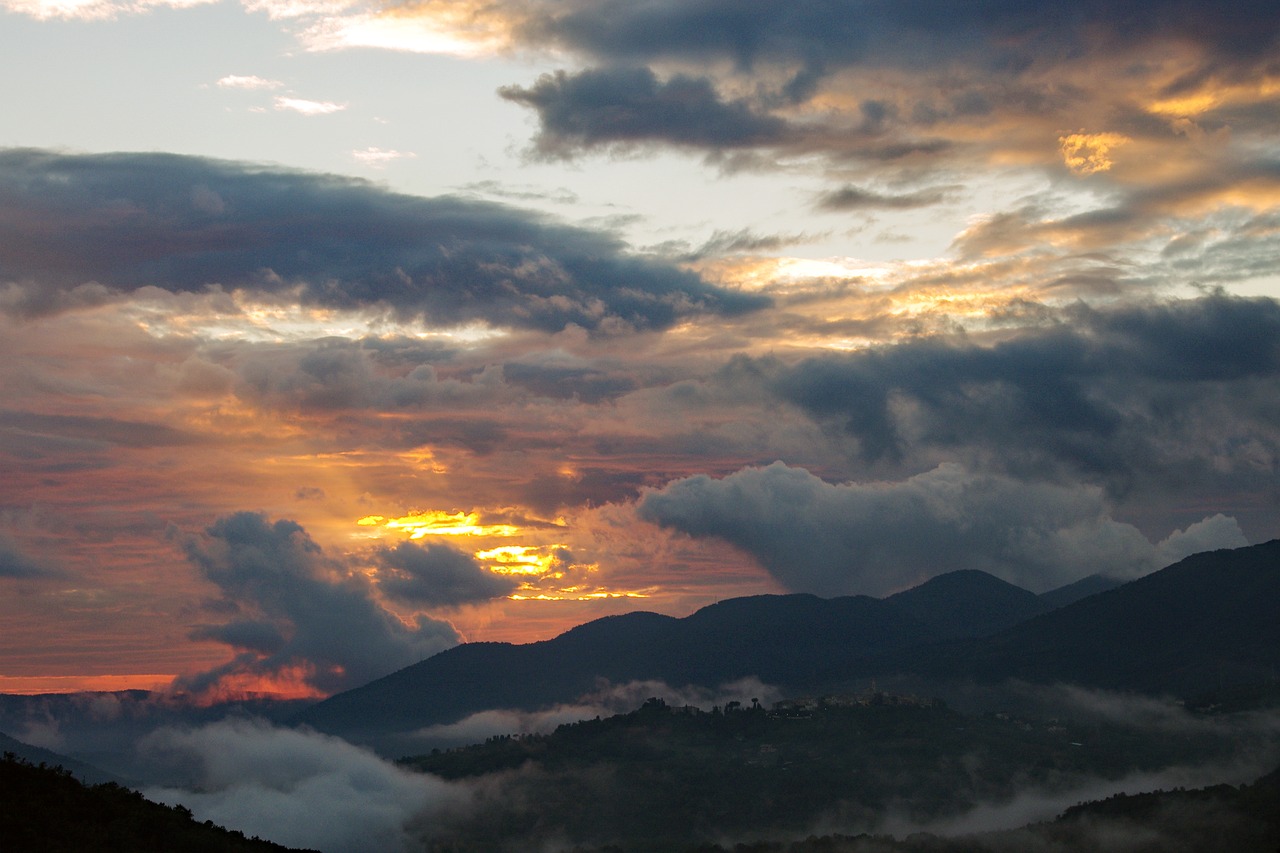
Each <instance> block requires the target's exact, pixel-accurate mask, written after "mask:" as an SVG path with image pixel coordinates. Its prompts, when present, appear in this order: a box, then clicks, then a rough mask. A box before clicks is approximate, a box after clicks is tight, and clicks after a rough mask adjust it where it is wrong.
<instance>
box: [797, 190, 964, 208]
mask: <svg viewBox="0 0 1280 853" xmlns="http://www.w3.org/2000/svg"><path fill="white" fill-rule="evenodd" d="M946 199H947V192H946V191H945V190H941V189H930V190H920V191H919V192H913V193H902V194H899V195H894V194H891V193H879V192H875V191H873V190H867V189H863V188H861V187H855V186H852V185H845V186H843V187H841V188H839V189H836V190H832V191H831V192H828V193H824V194H823V195H822V196H821V197H820V198H819V199H818V207H819V208H820V209H822V210H831V211H845V210H874V209H884V210H912V209H914V208H918V207H928V206H930V205H933V204H938V203H939V202H942V201H946Z"/></svg>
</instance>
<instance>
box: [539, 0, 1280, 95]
mask: <svg viewBox="0 0 1280 853" xmlns="http://www.w3.org/2000/svg"><path fill="white" fill-rule="evenodd" d="M524 9H525V10H526V12H527V15H528V17H527V18H526V23H525V27H524V36H525V38H526V39H527V40H528V41H532V42H535V43H537V42H546V41H552V42H555V43H559V44H561V45H563V46H566V47H569V48H571V49H575V50H578V51H581V52H584V53H587V54H589V55H591V56H593V57H596V58H608V59H612V60H615V61H629V62H635V61H653V60H657V59H683V60H695V61H702V62H705V61H708V60H720V59H728V60H731V61H733V62H735V63H736V64H737V65H738V66H739V67H742V68H751V67H753V66H755V65H757V64H760V63H764V62H783V63H791V64H795V65H797V66H798V67H799V68H800V69H801V70H800V71H799V72H798V73H797V75H796V79H795V80H794V81H792V82H791V83H790V84H789V88H790V89H791V90H795V91H799V92H803V91H804V90H805V88H806V87H807V86H810V85H812V84H811V83H810V82H809V78H811V77H813V76H815V75H821V74H822V73H823V72H824V71H826V70H829V69H834V68H840V67H845V66H849V65H853V64H858V63H869V62H878V63H883V64H892V65H895V66H899V67H903V66H906V67H911V66H915V65H919V64H923V63H930V64H934V63H938V62H940V61H946V60H953V59H957V58H965V59H967V60H969V61H971V62H975V63H980V64H982V65H984V66H986V67H990V68H993V69H1000V70H1006V71H1011V72H1018V71H1022V70H1025V69H1029V68H1031V67H1033V66H1036V65H1043V64H1044V63H1046V62H1053V61H1056V60H1064V59H1068V58H1072V57H1076V56H1078V55H1079V54H1080V53H1081V52H1082V51H1085V50H1088V49H1090V48H1094V49H1108V50H1112V51H1116V52H1121V51H1123V50H1125V49H1128V50H1133V49H1134V48H1135V46H1137V45H1140V44H1142V43H1143V42H1146V41H1149V40H1154V39H1158V38H1176V39H1178V40H1181V41H1187V42H1191V43H1194V44H1198V45H1200V46H1202V47H1204V48H1205V49H1206V50H1208V51H1210V52H1211V53H1212V54H1214V55H1215V57H1216V59H1217V61H1218V62H1219V63H1220V64H1223V65H1236V64H1239V63H1240V62H1242V61H1247V60H1249V59H1253V58H1256V57H1259V56H1263V55H1265V54H1266V52H1267V51H1268V50H1271V49H1273V48H1274V47H1275V43H1276V38H1277V33H1278V32H1280V22H1277V20H1276V17H1275V14H1274V11H1275V10H1274V8H1273V6H1272V5H1271V4H1269V3H1268V2H1266V0H1249V2H1245V3H1241V4H1238V5H1235V6H1233V7H1232V13H1231V14H1229V15H1227V14H1223V11H1222V8H1221V6H1219V5H1217V4H1214V3H1211V2H1208V0H1153V1H1151V2H1141V0H1129V2H1122V3H1113V2H1103V0H1087V2H1081V3H1073V4H1069V5H1064V4H1061V3H1055V2H1051V0H1034V2H1019V0H979V2H971V3H964V4H954V3H946V2H941V0H917V1H916V2H902V0H816V1H815V2H808V3H803V4H795V3H785V2H766V3H749V4H744V3H737V2H733V0H658V2H652V3H631V2H627V0H569V2H555V3H550V2H544V3H533V4H526V5H525V6H524Z"/></svg>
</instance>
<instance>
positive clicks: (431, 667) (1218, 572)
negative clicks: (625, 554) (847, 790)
mask: <svg viewBox="0 0 1280 853" xmlns="http://www.w3.org/2000/svg"><path fill="white" fill-rule="evenodd" d="M1277 602H1280V540H1276V541H1273V542H1270V543H1267V544H1264V545H1257V546H1253V547H1249V548H1240V549H1236V550H1230V551H1214V552H1206V553H1203V554H1197V555H1194V556H1192V557H1189V558H1187V559H1186V560H1183V561H1182V562H1180V563H1178V564H1176V565H1173V566H1170V567H1168V568H1166V569H1163V570H1161V571H1159V572H1155V573H1153V574H1150V575H1148V576H1146V577H1144V578H1141V579H1139V580H1136V581H1132V582H1130V583H1127V584H1123V585H1118V584H1117V582H1115V581H1111V580H1108V579H1105V578H1100V577H1094V578H1088V579H1086V580H1085V581H1081V582H1077V583H1076V584H1072V585H1070V586H1068V587H1064V588H1062V589H1059V590H1054V591H1053V592H1050V593H1046V594H1044V595H1040V596H1037V595H1035V594H1033V593H1030V592H1027V591H1026V590H1024V589H1021V588H1019V587H1016V586H1014V585H1012V584H1009V583H1006V582H1005V581H1002V580H999V579H998V578H995V577H992V576H991V575H988V574H985V573H983V572H978V571H959V572H951V573H949V574H944V575H941V576H939V577H936V578H934V579H932V580H930V581H928V582H926V583H924V584H922V585H920V586H918V587H916V588H914V589H910V590H907V591H905V592H901V593H898V594H896V595H892V596H889V597H887V598H884V599H875V598H870V597H867V596H852V597H843V598H833V599H821V598H818V597H816V596H812V595H764V596H752V597H748V598H737V599H731V600H727V601H722V602H720V603H718V604H714V605H711V606H709V607H705V608H703V609H701V610H699V611H697V612H696V613H694V614H692V615H690V616H687V617H685V618H683V619H676V618H672V617H669V616H662V615H658V614H655V613H647V612H636V613H629V614H626V615H622V616H611V617H606V618H604V619H598V620H595V621H593V622H588V623H586V624H584V625H580V626H578V627H576V628H573V629H572V630H570V631H567V632H565V633H564V634H561V635H560V636H558V637H555V638H554V639H551V640H545V641H542V642H537V643H529V644H525V645H512V644H509V643H468V644H464V645H461V646H458V647H455V648H453V649H450V650H448V651H445V652H442V653H440V654H438V655H435V656H433V657H431V658H428V659H426V660H424V661H421V662H419V663H417V664H414V665H412V666H409V667H406V668H405V669H402V670H399V671H398V672H395V673H392V674H391V675H388V676H386V677H384V678H381V679H378V680H376V681H374V682H371V683H369V684H366V685H364V686H363V687H359V688H356V689H354V690H350V691H347V692H345V693H340V694H337V695H335V696H333V697H331V698H329V699H327V700H325V701H323V702H320V703H318V704H316V705H313V706H311V707H309V708H307V709H305V710H304V711H302V712H301V713H300V714H299V715H298V716H297V717H295V718H294V720H295V722H298V723H305V724H307V725H310V726H312V727H314V728H316V729H319V730H321V731H326V732H330V733H334V734H339V735H342V736H343V737H346V738H349V739H353V740H357V741H366V742H372V741H375V740H377V739H378V738H379V737H382V736H384V735H389V734H392V733H396V732H410V731H414V730H417V729H421V728H424V727H427V726H431V725H434V724H442V723H451V722H455V721H457V720H459V719H462V718H464V717H466V716H467V715H469V714H472V713H476V712H479V711H482V710H488V709H495V708H505V709H520V710H536V709H539V708H545V707H549V706H553V705H556V704H561V703H569V702H572V701H574V700H575V699H577V698H578V697H580V696H582V695H584V694H586V693H589V692H590V691H592V690H594V689H597V688H598V687H599V686H600V684H601V683H602V682H609V683H613V684H620V683H626V682H631V681H644V680H653V681H662V682H665V683H667V684H669V685H672V686H684V685H698V686H703V687H714V686H717V685H721V684H725V683H728V682H732V681H735V680H738V679H742V678H746V677H751V676H754V677H756V678H759V679H760V680H761V681H763V682H765V683H766V684H771V685H775V686H778V687H780V688H781V689H783V690H784V691H787V692H790V693H793V694H799V693H813V692H816V691H822V690H831V689H840V688H848V687H849V686H850V685H851V684H854V683H856V682H858V681H859V680H865V679H868V678H875V677H891V676H904V675H912V676H920V677H923V678H927V679H934V680H947V679H970V680H974V681H978V682H1000V681H1004V680H1007V679H1011V678H1016V679H1023V680H1027V681H1031V682H1037V683H1049V682H1060V681H1065V682H1072V683H1077V684H1081V685H1085V686H1092V687H1104V688H1112V689H1127V690H1139V691H1148V692H1173V693H1184V694H1185V693H1189V692H1195V691H1197V690H1202V689H1210V688H1217V687H1221V686H1224V685H1226V684H1237V683H1245V682H1250V681H1263V680H1267V679H1274V678H1275V676H1276V672H1277V667H1280V618H1277Z"/></svg>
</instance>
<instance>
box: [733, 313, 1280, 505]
mask: <svg viewBox="0 0 1280 853" xmlns="http://www.w3.org/2000/svg"><path fill="white" fill-rule="evenodd" d="M1065 319H1070V320H1072V321H1073V322H1072V324H1071V325H1067V324H1054V325H1049V326H1046V327H1039V328H1030V329H1025V330H1023V331H1021V332H1019V333H1017V334H1016V335H1013V336H1010V337H1009V338H1007V339H1006V340H1003V341H1001V342H999V343H996V344H994V345H991V346H980V345H977V344H974V343H969V342H967V341H965V340H963V339H962V340H950V339H942V338H934V339H923V340H917V341H912V342H908V343H904V344H900V345H896V346H893V347H887V348H877V349H870V350H865V351H861V352H857V353H852V354H848V355H838V356H823V357H819V358H812V359H808V360H805V361H802V362H799V363H797V364H795V365H790V366H784V365H781V364H778V363H777V362H773V361H769V360H761V361H750V362H748V361H739V362H736V363H734V364H733V365H731V366H730V368H729V369H728V373H729V374H734V373H735V372H739V373H742V375H743V376H745V377H748V378H749V377H751V376H755V377H756V379H757V381H760V382H762V383H764V384H765V385H767V387H769V388H771V389H772V391H773V393H775V394H777V395H778V396H779V397H781V398H782V399H785V400H788V401H790V402H792V403H794V404H796V405H797V406H799V407H800V408H801V409H803V410H804V411H806V412H808V413H809V414H810V415H811V416H813V417H814V418H816V419H818V420H819V421H821V422H824V423H828V424H830V425H832V426H833V427H836V428H839V429H841V430H843V431H845V432H847V433H848V434H850V435H852V436H853V437H854V438H856V439H857V441H858V442H859V445H860V454H861V457H862V460H863V462H864V463H867V464H877V463H879V464H888V465H896V464H899V463H904V462H906V461H908V460H911V459H921V458H924V459H927V458H928V455H929V453H930V452H932V451H938V450H942V451H944V452H946V453H949V454H956V453H967V454H972V457H971V458H974V459H975V460H980V461H981V463H982V464H983V465H991V464H994V465H996V466H999V467H1002V468H1003V469H1005V470H1008V471H1012V472H1015V473H1018V474H1020V475H1032V476H1072V477H1074V476H1079V475H1084V476H1087V477H1090V478H1096V479H1098V480H1100V481H1103V482H1106V483H1107V484H1108V486H1109V487H1110V488H1112V489H1113V490H1114V491H1115V492H1116V493H1120V492H1123V491H1124V490H1125V489H1127V488H1129V487H1130V486H1131V485H1132V480H1133V478H1134V477H1141V476H1155V477H1163V478H1173V479H1178V478H1183V479H1187V478H1190V479H1195V478H1202V479H1203V478H1206V477H1209V478H1212V477H1217V476H1220V475H1222V474H1223V472H1224V471H1227V470H1231V471H1235V472H1245V473H1247V472H1252V473H1250V474H1249V476H1253V477H1265V478H1270V477H1271V476H1273V471H1274V464H1275V461H1276V460H1278V459H1280V429H1277V421H1276V412H1275V407H1274V406H1273V405H1272V404H1271V403H1270V402H1268V401H1270V400H1274V399H1276V397H1277V396H1278V395H1280V303H1278V302H1276V301H1274V300H1270V299H1236V298H1229V297H1225V296H1211V297H1205V298H1202V299H1196V300H1184V301H1179V302H1172V303H1168V304H1164V305H1153V306H1147V307H1141V308H1125V309H1116V310H1109V311H1093V310H1089V309H1085V308H1076V309H1072V310H1071V311H1069V312H1068V313H1067V315H1066V316H1065ZM735 381H736V380H735ZM1233 447H1234V448H1243V447H1249V448H1251V450H1250V452H1249V453H1241V452H1239V449H1237V450H1232V449H1231V448H1233ZM1267 460H1271V461H1270V462H1268V461H1267ZM1169 485H1172V483H1170V484H1169Z"/></svg>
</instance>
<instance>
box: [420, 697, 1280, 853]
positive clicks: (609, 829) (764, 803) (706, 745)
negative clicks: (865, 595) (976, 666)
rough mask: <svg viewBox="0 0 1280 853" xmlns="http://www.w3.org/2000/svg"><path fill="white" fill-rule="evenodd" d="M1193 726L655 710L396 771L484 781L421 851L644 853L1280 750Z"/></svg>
mask: <svg viewBox="0 0 1280 853" xmlns="http://www.w3.org/2000/svg"><path fill="white" fill-rule="evenodd" d="M1187 722H1188V723H1190V725H1188V726H1187V727H1186V732H1185V733H1184V735H1183V736H1180V737H1177V738H1170V737H1169V736H1168V732H1167V731H1161V730H1157V729H1154V728H1151V729H1144V728H1142V727H1139V726H1134V725H1130V724H1129V723H1128V722H1127V721H1114V720H1113V721H1107V720H1103V719H1099V718H1097V717H1091V716H1087V715H1086V716H1079V715H1073V716H1072V717H1070V718H1055V719H1051V720H1045V719H1035V718H1018V717H1012V716H1010V715H1006V714H986V715H964V714H960V713H958V712H956V711H954V710H951V709H949V708H947V707H945V706H943V705H940V704H938V703H936V702H933V701H931V700H921V699H916V698H913V697H906V696H893V695H886V694H883V693H876V694H862V695H858V696H846V697H829V698H828V699H826V700H809V701H803V702H791V703H784V704H781V705H780V707H779V708H777V709H775V710H766V709H765V708H763V707H758V706H756V707H742V706H738V707H735V706H733V705H730V706H726V707H725V708H723V709H722V708H719V707H717V708H715V709H713V711H711V712H704V711H699V710H697V709H694V708H673V707H668V706H667V705H665V704H664V703H662V702H661V701H660V700H656V699H654V700H650V701H648V702H647V703H645V704H644V706H642V707H641V708H639V709H637V710H636V711H634V712H632V713H630V714H624V715H618V716H615V717H609V718H605V719H597V720H588V721H583V722H581V723H576V724H573V725H564V726H561V727H560V728H559V729H557V730H556V731H555V732H554V733H552V734H549V735H530V736H517V737H494V738H490V739H489V741H487V742H486V743H484V744H480V745H476V746H473V747H467V748H462V749H455V750H449V751H447V752H439V751H437V752H435V753H433V754H431V755H423V756H417V757H414V758H409V759H404V760H403V761H402V762H401V763H402V764H403V765H404V766H408V767H413V768H415V769H418V770H421V771H425V772H430V773H434V774H436V775H439V776H442V777H444V778H448V779H453V780H479V779H481V778H483V779H484V780H485V782H484V784H483V786H482V788H483V790H485V791H486V801H485V804H484V807H483V809H481V810H479V811H477V812H475V813H473V814H470V815H455V816H453V817H452V819H449V818H446V819H445V820H444V823H443V825H441V826H438V827H436V831H435V834H434V835H433V839H432V845H431V846H430V847H429V849H431V850H439V851H462V850H486V851H496V850H527V849H540V848H542V847H544V846H546V845H549V844H559V845H562V846H566V847H567V846H569V845H582V846H583V847H586V848H590V849H595V848H602V849H605V848H607V849H610V850H613V851H615V853H617V851H626V853H632V851H635V853H639V851H645V852H646V853H648V851H668V850H680V849H686V848H692V847H693V846H694V845H697V844H706V843H709V842H713V841H714V840H715V839H720V838H726V837H737V838H744V837H746V838H750V837H752V836H753V835H756V836H759V835H764V836H765V837H780V838H788V837H789V838H804V837H805V836H807V835H809V834H810V833H811V832H812V828H813V827H815V826H819V825H826V826H838V827H841V828H842V829H843V830H845V831H880V830H881V829H882V828H883V826H884V823H885V821H886V819H889V818H891V819H892V821H896V822H897V823H898V824H906V825H914V826H932V825H945V824H947V823H948V822H951V821H958V820H963V819H964V818H965V816H966V815H968V814H970V813H971V812H973V811H974V810H975V809H979V808H983V807H986V808H999V807H1004V806H1007V805H1008V804H1009V803H1012V802H1014V801H1015V800H1017V799H1018V798H1020V797H1028V796H1030V797H1031V798H1032V799H1034V798H1037V797H1038V798H1040V799H1041V800H1044V801H1053V800H1054V799H1055V798H1056V799H1066V800H1067V802H1068V803H1070V802H1074V801H1075V800H1074V798H1073V797H1072V792H1074V791H1077V790H1098V789H1100V788H1101V789H1107V786H1108V784H1110V786H1112V788H1111V789H1114V786H1119V785H1122V784H1124V783H1122V782H1121V781H1120V780H1122V779H1126V778H1130V777H1132V776H1133V774H1138V773H1147V774H1155V773H1158V772H1159V771H1161V770H1162V769H1163V768H1168V767H1172V766H1193V765H1198V764H1205V763H1208V762H1213V761H1224V762H1225V761H1232V760H1238V759H1239V758H1241V757H1242V755H1243V754H1245V753H1252V751H1254V750H1258V749H1270V750H1274V749H1275V747H1276V746H1277V743H1276V736H1275V734H1274V732H1272V731H1268V732H1259V731H1255V730H1250V729H1249V728H1248V727H1247V725H1236V723H1238V722H1240V721H1238V720H1234V719H1231V718H1215V719H1214V720H1213V722H1212V724H1210V723H1209V722H1208V721H1207V720H1202V722H1204V724H1203V725H1198V726H1197V725H1195V722H1194V720H1192V719H1191V718H1188V720H1187ZM1053 813H1054V812H1052V811H1051V812H1050V813H1048V814H1046V815H1045V817H1052V815H1053ZM762 849H768V848H762ZM1080 849H1089V848H1080ZM1268 853H1271V851H1270V850H1268Z"/></svg>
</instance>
